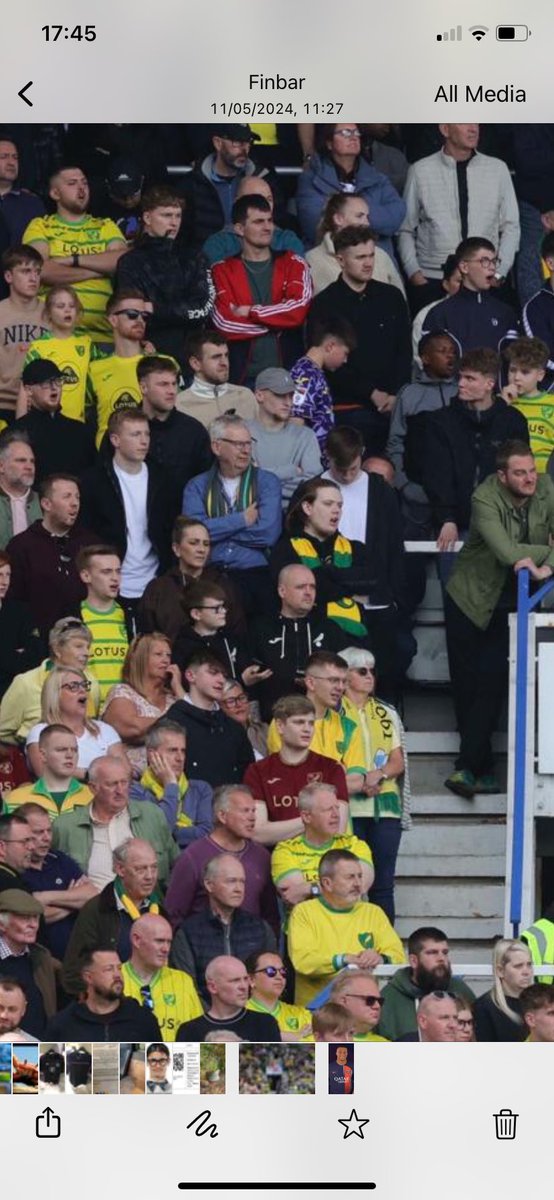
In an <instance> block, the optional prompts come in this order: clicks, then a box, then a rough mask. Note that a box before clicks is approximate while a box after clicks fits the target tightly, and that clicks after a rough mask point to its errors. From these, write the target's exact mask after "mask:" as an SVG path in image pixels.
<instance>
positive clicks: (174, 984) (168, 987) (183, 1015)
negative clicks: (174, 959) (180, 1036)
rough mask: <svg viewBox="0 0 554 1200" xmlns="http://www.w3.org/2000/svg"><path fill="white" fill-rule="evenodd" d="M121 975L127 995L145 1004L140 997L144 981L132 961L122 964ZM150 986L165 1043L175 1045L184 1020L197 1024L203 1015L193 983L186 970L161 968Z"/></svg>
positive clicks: (124, 991) (142, 997)
mask: <svg viewBox="0 0 554 1200" xmlns="http://www.w3.org/2000/svg"><path fill="white" fill-rule="evenodd" d="M121 973H122V975H123V993H124V995H125V996H130V997H131V999H132V1000H138V1003H139V1004H140V1005H141V1006H142V1005H144V996H143V995H142V994H141V988H143V987H144V980H143V979H139V976H138V975H137V974H136V973H135V971H134V970H133V967H132V966H131V963H130V962H126V963H123V965H122V967H121ZM148 986H149V990H150V995H151V997H152V1001H153V1005H154V1007H153V1010H152V1011H153V1013H154V1016H155V1018H156V1020H157V1022H158V1025H159V1026H160V1030H161V1034H162V1038H163V1040H164V1042H174V1041H175V1037H176V1034H177V1030H178V1029H179V1026H180V1025H182V1024H183V1023H184V1022H185V1021H194V1019H195V1018H196V1017H202V1016H203V1015H204V1009H203V1008H202V1005H201V1003H200V998H199V995H198V992H197V991H196V988H195V986H194V981H193V979H192V978H191V976H190V975H187V973H186V971H176V970H174V969H173V967H162V968H161V969H160V970H159V971H156V974H155V975H154V976H153V978H152V979H151V980H150V983H149V985H148Z"/></svg>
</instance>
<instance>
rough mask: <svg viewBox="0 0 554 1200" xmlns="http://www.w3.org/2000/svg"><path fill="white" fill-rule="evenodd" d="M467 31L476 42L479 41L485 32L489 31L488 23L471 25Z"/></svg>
mask: <svg viewBox="0 0 554 1200" xmlns="http://www.w3.org/2000/svg"><path fill="white" fill-rule="evenodd" d="M469 32H470V34H471V36H472V37H474V38H475V40H476V42H481V41H482V40H483V38H484V37H485V34H487V33H488V32H489V29H488V25H471V26H470V29H469Z"/></svg>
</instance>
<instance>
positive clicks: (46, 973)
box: [0, 888, 56, 1038]
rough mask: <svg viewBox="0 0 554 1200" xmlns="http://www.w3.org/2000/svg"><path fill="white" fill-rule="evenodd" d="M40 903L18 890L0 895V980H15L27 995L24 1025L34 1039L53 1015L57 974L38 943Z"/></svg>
mask: <svg viewBox="0 0 554 1200" xmlns="http://www.w3.org/2000/svg"><path fill="white" fill-rule="evenodd" d="M43 913H44V909H43V907H42V904H39V902H38V900H35V898H34V896H30V895H27V894H26V893H25V892H22V891H19V890H18V889H17V888H7V889H6V891H4V892H0V981H1V980H2V978H7V979H13V980H17V982H18V983H20V984H22V986H23V987H24V989H25V994H26V996H27V1010H26V1015H25V1024H26V1026H27V1029H28V1030H29V1032H30V1033H32V1035H33V1037H34V1038H41V1037H42V1036H43V1035H44V1032H45V1026H46V1021H47V1018H48V1017H50V1016H52V1014H53V1013H55V1012H56V971H55V962H54V959H53V958H52V956H51V954H50V952H49V951H48V950H46V949H45V948H44V946H40V945H39V944H38V943H37V934H38V927H39V923H40V918H41V916H42V915H43Z"/></svg>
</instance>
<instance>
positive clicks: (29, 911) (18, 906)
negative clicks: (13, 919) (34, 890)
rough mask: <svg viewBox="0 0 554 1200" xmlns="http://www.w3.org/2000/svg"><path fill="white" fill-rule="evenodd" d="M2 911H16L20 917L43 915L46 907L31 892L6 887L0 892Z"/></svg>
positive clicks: (0, 909)
mask: <svg viewBox="0 0 554 1200" xmlns="http://www.w3.org/2000/svg"><path fill="white" fill-rule="evenodd" d="M0 912H6V913H14V914H15V915H16V916H18V917H42V915H43V913H44V909H43V907H42V904H40V902H39V901H38V900H35V897H34V896H32V895H31V893H30V892H24V891H23V889H22V888H6V889H5V891H3V892H0Z"/></svg>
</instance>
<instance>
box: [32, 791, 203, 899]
mask: <svg viewBox="0 0 554 1200" xmlns="http://www.w3.org/2000/svg"><path fill="white" fill-rule="evenodd" d="M129 816H130V819H131V832H132V835H133V837H137V838H143V839H144V841H145V842H150V845H151V846H153V847H154V850H155V851H156V854H157V856H158V879H159V882H160V884H161V886H162V887H166V885H167V881H168V879H169V873H170V871H171V868H172V866H173V863H174V862H175V860H176V859H177V858H178V857H179V847H178V845H177V843H176V842H174V841H173V838H172V836H171V832H170V829H169V825H168V824H167V821H166V819H165V817H164V815H163V813H162V812H160V810H159V808H158V807H157V805H156V804H150V802H149V801H142V800H130V801H129ZM53 847H54V849H55V850H63V851H64V853H65V854H69V855H70V856H71V858H74V859H75V861H76V862H78V863H79V866H80V867H81V868H82V870H83V871H84V872H85V873H86V871H87V869H88V861H89V858H90V854H91V850H92V821H91V815H90V805H88V804H87V805H82V806H81V807H80V808H75V809H74V810H73V812H69V813H62V814H61V816H59V817H58V819H57V821H54V825H53Z"/></svg>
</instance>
